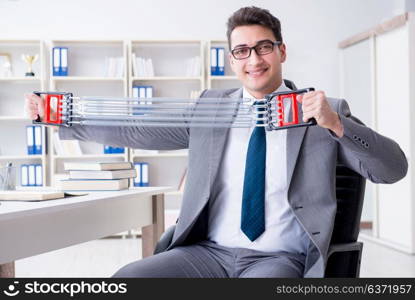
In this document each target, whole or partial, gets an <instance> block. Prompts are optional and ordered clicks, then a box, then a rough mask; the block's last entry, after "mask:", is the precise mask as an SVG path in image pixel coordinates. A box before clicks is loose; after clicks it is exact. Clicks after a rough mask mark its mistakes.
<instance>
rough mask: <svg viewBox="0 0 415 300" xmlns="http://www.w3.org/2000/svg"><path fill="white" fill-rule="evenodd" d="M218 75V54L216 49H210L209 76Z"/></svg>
mask: <svg viewBox="0 0 415 300" xmlns="http://www.w3.org/2000/svg"><path fill="white" fill-rule="evenodd" d="M217 74H218V52H217V49H216V47H211V48H210V75H212V76H215V75H217Z"/></svg>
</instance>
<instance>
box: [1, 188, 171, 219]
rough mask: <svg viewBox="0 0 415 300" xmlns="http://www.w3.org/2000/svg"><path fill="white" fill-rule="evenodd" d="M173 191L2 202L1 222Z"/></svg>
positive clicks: (131, 190)
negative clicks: (107, 201)
mask: <svg viewBox="0 0 415 300" xmlns="http://www.w3.org/2000/svg"><path fill="white" fill-rule="evenodd" d="M171 190H173V189H172V188H171V187H141V188H134V189H128V190H121V191H106V192H88V194H87V195H83V196H70V197H65V198H61V199H54V200H42V201H0V221H1V220H5V219H9V218H14V217H21V216H28V215H30V214H32V213H33V214H36V213H37V212H39V210H41V211H42V213H44V212H46V211H50V212H53V211H56V210H62V209H70V208H75V207H81V206H83V205H88V204H92V203H93V202H95V201H106V200H109V199H114V198H119V197H128V196H138V195H139V196H151V195H154V194H159V193H165V192H168V191H171Z"/></svg>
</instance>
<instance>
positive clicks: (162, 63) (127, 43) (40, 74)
mask: <svg viewBox="0 0 415 300" xmlns="http://www.w3.org/2000/svg"><path fill="white" fill-rule="evenodd" d="M216 45H217V46H224V47H225V48H226V49H227V42H226V41H225V40H211V41H202V40H65V39H62V40H46V41H23V40H22V41H0V53H11V54H12V57H13V67H14V71H15V73H14V74H13V76H12V77H8V78H2V77H1V76H0V124H5V125H4V126H3V128H2V129H7V130H2V132H3V133H0V137H2V138H5V139H6V140H7V137H5V135H6V134H5V132H10V133H11V132H13V135H10V136H9V137H8V139H9V140H11V137H12V136H13V137H15V136H16V132H17V131H18V128H23V129H24V128H25V125H26V124H30V123H31V122H30V121H29V120H27V119H26V118H25V117H24V116H23V94H24V93H27V92H32V91H35V90H39V91H59V92H72V93H73V94H74V96H100V95H101V96H106V97H111V96H114V97H132V87H133V86H134V85H144V86H152V87H153V97H174V98H176V97H183V98H189V97H195V95H196V94H198V93H200V92H201V91H203V90H204V89H205V88H232V87H239V86H240V83H239V82H238V81H237V78H236V77H235V76H234V75H233V73H232V71H231V69H230V66H229V63H228V59H227V57H225V62H226V63H225V76H210V51H209V49H210V47H211V46H216ZM59 46H60V47H67V48H68V76H53V72H52V49H53V47H59ZM32 52H35V53H38V54H39V55H40V59H39V61H38V62H37V63H36V64H35V65H34V72H35V74H36V76H35V77H25V76H24V72H25V65H24V63H23V62H22V61H20V55H21V54H22V53H28V54H30V53H32ZM133 54H135V56H136V57H143V58H145V59H151V60H152V64H153V67H154V74H153V75H154V76H137V75H138V74H133V66H132V61H133ZM225 55H227V54H225ZM107 57H122V61H123V63H124V73H123V74H122V76H118V75H117V76H107V75H108V74H107V72H106V58H107ZM195 57H199V62H200V63H199V68H197V67H196V68H194V69H193V70H194V72H190V70H188V68H187V65H188V64H189V61H190V59H194V58H195ZM197 69H199V71H197ZM0 75H1V69H0ZM15 87H19V88H18V89H16V88H15ZM9 94H10V95H9ZM9 98H10V99H15V98H16V101H20V103H19V105H10V103H12V102H11V100H10V99H9ZM17 98H18V100H17ZM13 103H15V102H13ZM12 128H13V130H12ZM9 129H10V130H9ZM43 130H44V134H43V136H44V142H45V143H44V145H47V154H46V153H44V154H42V155H37V156H32V155H27V154H26V153H25V152H24V151H25V149H26V144H25V142H26V139H25V131H24V132H20V133H18V134H17V135H18V136H19V135H21V137H19V138H18V139H15V140H18V142H17V143H15V145H13V146H12V147H11V146H9V145H8V146H7V147H2V146H1V145H0V150H1V149H2V148H5V150H4V151H3V152H4V153H1V152H0V164H2V162H7V161H14V162H17V164H22V163H27V162H41V163H42V164H43V166H44V168H43V170H44V182H45V183H47V184H48V185H53V184H54V183H55V182H56V180H58V179H59V178H60V176H61V175H62V174H64V170H63V163H64V162H68V161H75V160H76V161H88V160H100V161H109V160H111V161H131V162H148V163H149V166H150V170H149V171H150V174H149V175H150V178H149V179H150V185H163V186H173V187H178V186H179V182H180V179H181V178H182V176H183V174H184V172H185V169H186V168H187V161H188V152H186V151H159V152H152V153H135V152H134V151H133V149H126V150H125V153H124V154H104V151H103V145H99V144H96V143H90V142H87V143H86V142H80V148H81V149H82V153H83V154H81V155H78V154H76V153H74V154H72V155H67V154H65V155H63V154H57V153H56V152H55V149H54V145H53V132H54V130H55V129H53V128H47V129H46V130H45V129H43ZM46 132H47V134H48V135H47V138H46V134H45V133H46ZM46 139H47V143H46ZM181 197H182V192H181V191H173V192H170V193H167V194H166V207H167V209H168V211H169V212H168V214H170V215H169V216H170V217H172V215H174V214H176V213H177V212H178V210H179V208H180V201H181Z"/></svg>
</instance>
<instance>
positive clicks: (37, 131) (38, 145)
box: [33, 125, 42, 154]
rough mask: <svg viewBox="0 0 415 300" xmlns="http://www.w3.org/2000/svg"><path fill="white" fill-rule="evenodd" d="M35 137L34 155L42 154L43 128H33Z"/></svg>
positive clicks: (37, 126)
mask: <svg viewBox="0 0 415 300" xmlns="http://www.w3.org/2000/svg"><path fill="white" fill-rule="evenodd" d="M33 131H34V133H33V135H34V143H33V144H34V151H33V152H34V154H42V127H40V126H39V125H36V126H33Z"/></svg>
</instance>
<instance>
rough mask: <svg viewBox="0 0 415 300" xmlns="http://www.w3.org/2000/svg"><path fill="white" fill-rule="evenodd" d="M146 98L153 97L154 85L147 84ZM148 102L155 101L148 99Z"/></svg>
mask: <svg viewBox="0 0 415 300" xmlns="http://www.w3.org/2000/svg"><path fill="white" fill-rule="evenodd" d="M146 98H153V87H152V86H146ZM146 103H147V104H152V103H153V101H146Z"/></svg>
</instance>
